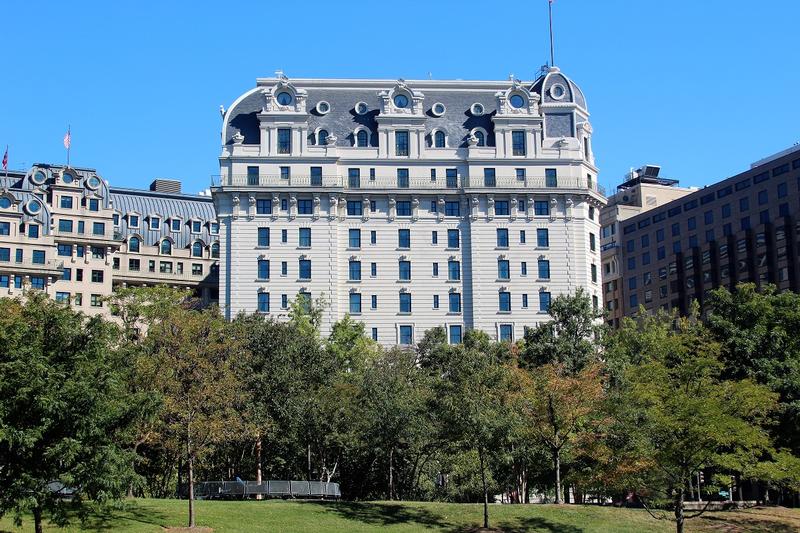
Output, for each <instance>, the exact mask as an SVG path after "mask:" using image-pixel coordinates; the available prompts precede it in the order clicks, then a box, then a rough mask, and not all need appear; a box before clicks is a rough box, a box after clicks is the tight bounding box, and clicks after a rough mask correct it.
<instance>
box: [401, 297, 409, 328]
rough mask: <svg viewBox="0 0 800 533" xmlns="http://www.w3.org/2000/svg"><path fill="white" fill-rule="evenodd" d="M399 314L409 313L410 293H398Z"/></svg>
mask: <svg viewBox="0 0 800 533" xmlns="http://www.w3.org/2000/svg"><path fill="white" fill-rule="evenodd" d="M400 312H401V313H410V312H411V293H410V292H401V293H400ZM401 327H402V326H401Z"/></svg>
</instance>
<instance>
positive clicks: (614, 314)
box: [600, 165, 696, 327]
mask: <svg viewBox="0 0 800 533" xmlns="http://www.w3.org/2000/svg"><path fill="white" fill-rule="evenodd" d="M660 170H661V168H660V167H658V166H655V165H645V166H643V167H641V168H638V169H636V170H633V171H631V173H630V174H629V175H628V176H627V177H626V179H625V181H624V182H623V183H622V184H620V185H619V186H618V187H617V192H616V193H614V194H613V195H611V196H609V197H608V204H607V205H606V206H605V207H604V208H603V209H602V210H601V211H600V252H601V255H602V262H603V303H604V305H605V312H606V323H607V324H608V325H609V326H612V327H618V326H619V321H620V319H621V318H622V316H623V306H622V298H623V294H622V285H621V282H620V274H621V268H620V264H621V262H622V258H621V253H622V252H621V250H620V246H619V235H620V225H621V224H622V223H623V222H625V221H626V220H628V219H629V218H632V217H634V216H636V215H639V214H641V213H644V212H646V211H649V210H651V209H656V208H658V207H660V206H662V205H664V204H665V203H667V202H670V201H672V200H675V199H677V198H681V197H682V196H685V195H687V194H689V193H691V192H692V191H694V190H696V189H694V188H686V187H678V181H677V180H673V179H666V178H661V177H659V173H660Z"/></svg>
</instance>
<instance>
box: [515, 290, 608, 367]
mask: <svg viewBox="0 0 800 533" xmlns="http://www.w3.org/2000/svg"><path fill="white" fill-rule="evenodd" d="M549 313H550V316H552V317H553V320H551V321H549V322H545V323H543V324H539V325H537V326H536V327H534V328H529V329H526V330H525V344H524V348H523V350H522V354H521V355H520V363H521V365H522V366H525V367H535V366H540V365H545V364H548V363H559V364H560V365H561V366H562V368H563V370H564V371H565V372H566V373H568V374H576V373H578V372H579V371H580V370H581V369H582V368H583V367H584V366H586V365H588V364H591V363H593V362H595V361H596V360H597V358H598V354H599V342H600V340H601V337H602V331H603V326H602V324H601V323H600V322H599V319H600V318H602V316H603V315H602V313H600V312H598V311H596V310H595V309H594V308H593V307H592V302H591V300H590V299H589V296H588V295H587V294H586V293H585V292H584V291H583V289H582V288H580V289H578V290H577V291H576V292H575V294H574V295H569V294H562V295H559V296H556V297H555V298H554V299H553V301H552V303H551V304H550V311H549Z"/></svg>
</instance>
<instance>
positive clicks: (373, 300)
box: [370, 294, 378, 309]
mask: <svg viewBox="0 0 800 533" xmlns="http://www.w3.org/2000/svg"><path fill="white" fill-rule="evenodd" d="M370 306H371V307H372V309H377V308H378V296H377V295H375V294H373V295H372V298H370Z"/></svg>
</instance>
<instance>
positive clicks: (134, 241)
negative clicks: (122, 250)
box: [128, 237, 141, 252]
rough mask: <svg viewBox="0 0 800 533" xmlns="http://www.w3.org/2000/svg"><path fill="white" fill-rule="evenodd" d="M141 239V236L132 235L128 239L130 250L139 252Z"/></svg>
mask: <svg viewBox="0 0 800 533" xmlns="http://www.w3.org/2000/svg"><path fill="white" fill-rule="evenodd" d="M140 244H141V241H139V237H131V238H130V240H129V241H128V251H129V252H138V251H139V246H140Z"/></svg>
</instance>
